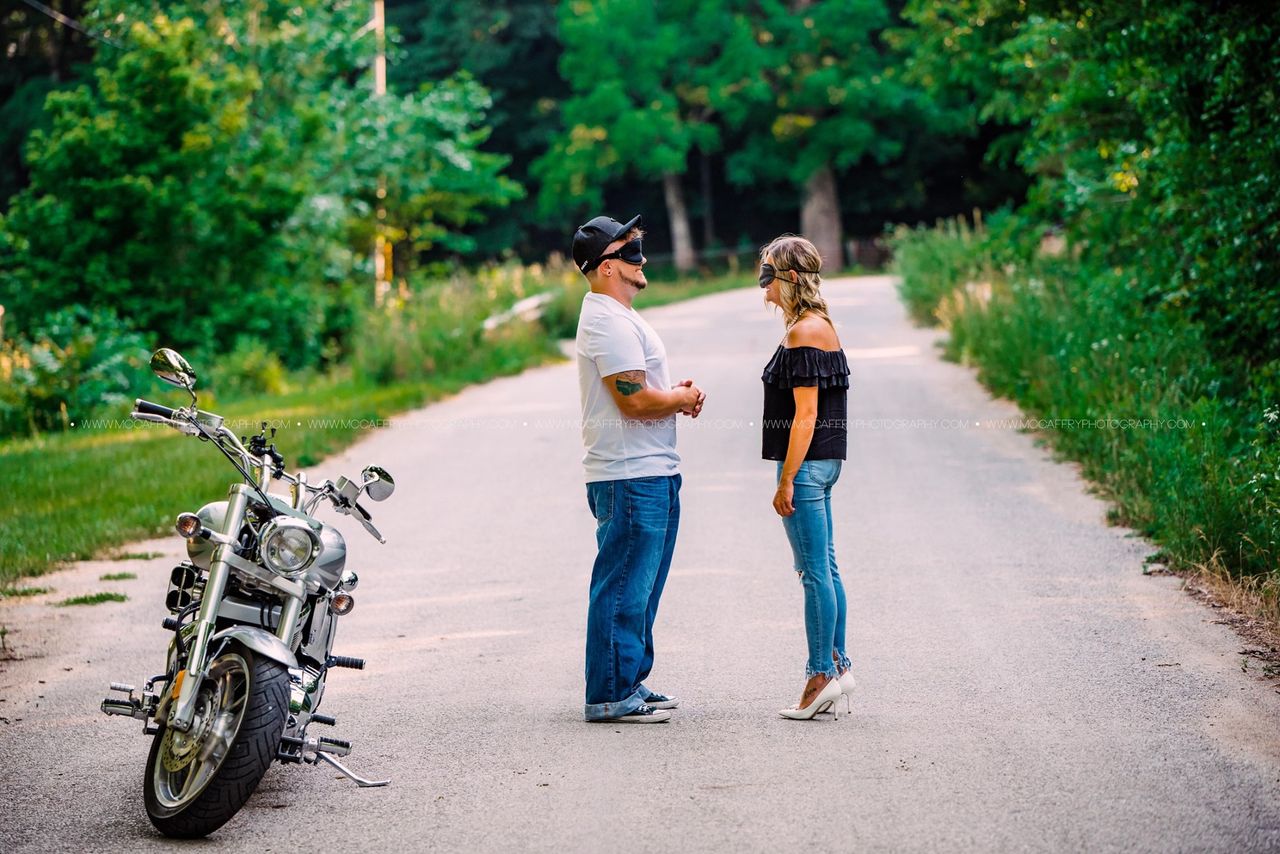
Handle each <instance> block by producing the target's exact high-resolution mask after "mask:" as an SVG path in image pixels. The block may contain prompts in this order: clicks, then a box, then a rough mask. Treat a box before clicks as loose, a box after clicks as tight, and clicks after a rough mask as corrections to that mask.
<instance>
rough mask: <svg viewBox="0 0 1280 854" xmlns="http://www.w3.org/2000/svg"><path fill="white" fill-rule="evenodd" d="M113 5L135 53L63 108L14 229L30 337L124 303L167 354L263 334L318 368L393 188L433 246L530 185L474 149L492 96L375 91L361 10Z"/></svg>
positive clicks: (107, 9)
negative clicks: (63, 319) (380, 179)
mask: <svg viewBox="0 0 1280 854" xmlns="http://www.w3.org/2000/svg"><path fill="white" fill-rule="evenodd" d="M113 2H115V0H111V2H105V0H104V2H102V3H100V4H99V6H98V7H97V11H98V14H99V16H100V24H101V25H102V26H103V27H104V28H106V29H107V30H108V31H109V32H110V33H111V35H112V37H113V38H114V39H115V40H117V41H119V42H120V43H121V44H122V45H123V47H122V49H120V50H112V51H104V52H100V53H99V55H98V59H97V63H96V66H97V67H96V69H95V84H96V85H94V86H92V87H90V86H80V87H78V88H76V89H74V90H72V91H70V92H66V93H54V94H53V95H51V96H50V97H49V99H48V102H47V106H46V109H47V112H48V114H49V120H50V124H51V130H50V131H49V133H47V134H45V133H43V132H36V133H34V134H33V135H32V137H31V140H30V142H29V145H28V147H27V158H28V162H29V165H30V168H31V185H30V186H29V187H28V188H27V189H26V190H24V191H23V192H22V193H20V194H19V195H17V196H15V197H14V199H13V204H12V206H11V209H10V211H9V213H8V215H7V218H6V220H5V221H4V222H3V226H4V229H5V231H7V232H8V235H7V237H8V240H7V241H5V246H6V247H7V248H6V249H4V250H3V254H2V255H0V303H3V304H4V305H6V306H7V307H8V308H9V309H10V312H9V316H10V317H11V318H12V319H13V320H15V321H16V325H17V326H18V327H19V329H23V328H27V329H29V328H32V327H35V326H38V325H39V323H40V321H41V319H42V317H43V316H44V315H46V314H48V313H49V312H51V311H53V310H55V309H57V308H60V307H62V306H67V305H87V306H93V307H102V308H113V309H115V310H117V311H118V312H119V313H120V314H121V315H122V316H124V317H127V318H128V319H129V320H130V321H131V322H132V323H134V324H136V328H140V329H146V330H153V331H156V332H158V333H160V334H161V336H162V339H163V340H164V341H165V343H169V344H174V345H177V346H188V345H193V344H196V345H198V344H206V343H207V342H211V341H224V342H228V343H229V342H231V341H233V340H234V339H235V338H236V337H237V336H240V335H246V336H250V337H254V338H258V339H260V340H262V341H265V342H266V343H267V344H268V345H269V346H270V347H271V348H272V349H273V350H275V351H276V352H278V353H279V354H280V355H281V356H282V357H283V358H284V359H285V360H286V361H287V362H288V363H289V364H290V365H291V366H300V365H308V364H315V363H316V362H317V361H318V360H319V358H320V354H321V350H322V347H323V346H324V345H325V343H326V338H327V337H328V336H329V335H330V334H340V333H341V332H343V331H344V330H342V329H331V328H330V327H331V316H330V312H338V310H339V309H340V308H341V305H340V303H341V302H342V301H343V300H346V299H348V296H346V295H345V292H346V291H347V290H348V289H349V288H350V286H351V282H352V280H353V277H355V276H359V277H360V278H365V277H367V276H368V271H367V270H366V269H365V265H366V263H367V262H366V258H367V248H366V247H367V245H368V242H369V241H370V238H371V234H372V231H371V229H372V210H373V208H374V206H375V205H376V204H377V201H378V199H377V198H376V195H375V194H376V188H377V186H378V185H377V180H376V176H377V175H379V174H383V175H386V176H387V198H386V199H385V206H386V208H387V221H386V222H387V227H388V229H389V230H391V231H392V232H393V234H395V235H397V236H402V237H407V238H410V239H411V240H412V241H413V243H414V245H416V246H418V247H425V246H430V245H436V244H446V245H455V246H456V245H464V244H465V241H464V240H463V238H461V237H460V236H459V235H458V233H457V230H456V229H457V228H458V227H460V226H464V225H466V224H468V223H471V222H473V221H474V220H475V219H476V218H477V217H478V216H479V215H480V211H481V209H482V208H484V207H485V206H491V205H495V204H502V203H504V202H505V201H506V200H508V199H509V198H510V197H511V196H512V194H513V192H514V190H513V188H512V187H511V186H510V184H509V182H507V181H505V180H504V179H502V178H501V177H500V176H499V174H498V172H499V170H500V169H501V167H502V166H503V165H504V164H505V160H504V159H503V158H501V157H499V156H497V155H484V154H481V153H479V152H477V151H476V148H477V146H478V145H479V143H480V142H481V141H482V140H483V138H484V133H483V131H481V130H479V129H478V121H479V118H480V116H481V114H482V110H483V109H484V108H485V107H486V106H487V103H488V101H487V96H485V94H484V93H483V91H482V90H480V88H479V87H478V86H476V85H475V84H474V83H470V82H467V81H452V82H446V83H442V84H440V85H439V86H437V87H435V88H432V89H430V90H428V91H424V92H420V93H415V94H413V95H406V96H402V97H388V98H384V99H376V100H375V99H373V98H371V97H370V84H369V81H368V74H367V73H365V71H366V68H367V65H368V62H369V57H370V53H371V49H372V45H371V44H369V43H368V40H365V41H360V40H356V39H353V38H352V36H353V34H354V33H356V32H357V31H358V30H359V28H360V27H361V25H362V24H363V23H364V20H365V17H366V15H367V12H368V10H367V9H366V8H365V7H364V6H363V4H359V5H357V4H352V3H337V4H334V3H329V2H324V0H309V2H299V3H295V4H292V5H288V6H284V5H280V4H275V3H271V2H266V0H259V2H251V3H246V4H242V5H240V6H237V7H234V8H231V7H226V6H224V4H219V3H214V2H192V3H186V4H177V3H168V4H165V5H166V7H167V8H169V9H170V10H171V11H172V12H174V13H175V14H176V13H181V14H182V15H183V17H181V18H172V17H169V16H167V15H165V14H160V13H158V12H156V11H155V10H154V9H153V10H151V11H150V12H148V11H147V10H146V9H140V8H139V7H138V5H137V4H135V3H123V0H120V7H119V8H118V9H117V8H116V7H115V6H114V5H113ZM139 15H143V16H145V17H143V18H141V19H139V18H138V17H137V16H139ZM339 314H340V312H339Z"/></svg>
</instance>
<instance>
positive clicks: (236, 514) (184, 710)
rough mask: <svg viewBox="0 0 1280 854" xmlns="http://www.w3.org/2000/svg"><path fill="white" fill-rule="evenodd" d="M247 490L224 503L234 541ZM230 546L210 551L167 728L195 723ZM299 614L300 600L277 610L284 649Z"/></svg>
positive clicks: (236, 490)
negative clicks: (197, 702) (183, 665)
mask: <svg viewBox="0 0 1280 854" xmlns="http://www.w3.org/2000/svg"><path fill="white" fill-rule="evenodd" d="M249 489H250V487H248V486H246V485H245V484H242V483H237V484H234V485H233V486H232V487H231V492H230V495H229V496H228V502H227V515H226V517H225V520H224V522H223V525H222V532H223V533H224V534H225V535H226V536H227V537H229V538H232V539H235V538H236V537H237V536H238V535H239V533H240V528H241V527H242V526H243V525H244V515H245V510H246V509H247V507H248V506H249V497H248V492H249ZM234 555H235V553H234V551H233V546H231V545H227V544H219V545H218V546H217V547H216V548H215V549H214V551H213V557H212V560H210V562H209V575H208V577H207V579H206V580H205V585H204V594H203V596H202V598H201V599H200V610H199V611H198V612H197V614H196V618H195V620H194V621H193V623H194V625H195V633H194V634H193V635H192V638H191V645H190V646H189V647H188V650H187V663H186V664H187V666H186V670H185V671H181V672H179V673H178V675H177V676H176V677H175V682H176V683H177V684H176V685H175V686H173V687H174V689H175V694H174V699H173V703H172V705H171V706H170V711H169V720H168V725H169V726H171V727H173V728H175V729H177V730H180V731H182V732H187V731H188V730H190V729H191V723H192V721H193V720H194V719H195V713H196V697H197V696H198V694H199V689H200V684H201V682H202V681H203V680H204V677H205V675H206V674H207V671H208V666H209V662H208V654H209V638H211V637H212V636H213V633H214V631H215V629H216V628H217V620H218V606H219V605H220V604H222V596H223V593H224V592H225V591H226V588H227V578H228V577H229V576H230V575H231V564H230V561H229V560H228V558H229V557H234ZM301 612H302V597H301V596H289V595H286V596H285V597H284V606H283V607H282V608H281V609H280V621H279V623H278V624H277V625H276V637H278V638H280V640H282V641H284V644H285V646H287V647H292V641H293V628H294V626H295V625H296V624H297V622H298V615H299V614H300V613H301Z"/></svg>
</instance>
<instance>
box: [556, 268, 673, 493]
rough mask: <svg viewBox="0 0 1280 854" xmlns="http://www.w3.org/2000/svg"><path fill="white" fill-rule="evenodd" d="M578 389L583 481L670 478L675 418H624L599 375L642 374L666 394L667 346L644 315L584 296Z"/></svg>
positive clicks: (612, 301)
mask: <svg viewBox="0 0 1280 854" xmlns="http://www.w3.org/2000/svg"><path fill="white" fill-rule="evenodd" d="M577 351H578V387H579V391H580V392H581V396H582V443H583V444H584V445H585V446H586V449H587V453H586V456H584V457H583V458H582V464H583V466H584V467H585V468H586V475H587V483H595V482H597V481H602V480H628V479H631V478H636V477H654V476H663V475H674V474H679V472H680V455H679V454H677V453H676V416H674V415H670V416H668V417H666V418H661V419H652V420H644V421H639V420H625V419H624V418H623V415H622V412H621V411H620V410H619V409H618V405H617V404H616V403H614V401H613V395H612V393H610V391H609V390H608V389H607V388H605V385H604V382H602V380H603V378H604V377H608V376H612V375H613V374H620V373H622V372H623V371H644V372H645V383H646V385H648V386H649V387H650V388H656V389H661V390H663V391H668V390H670V388H671V377H670V375H669V374H668V373H667V348H666V347H664V346H663V345H662V339H661V338H659V337H658V333H656V332H654V331H653V327H651V326H650V325H649V324H648V323H647V322H646V321H645V319H644V318H643V317H641V316H640V314H639V312H637V311H636V310H635V309H633V308H627V307H626V306H624V305H623V304H622V303H620V302H618V301H617V300H616V299H614V298H613V297H611V296H606V295H605V294H597V293H591V292H588V293H587V295H586V296H585V297H583V299H582V312H581V314H579V315H578V339H577Z"/></svg>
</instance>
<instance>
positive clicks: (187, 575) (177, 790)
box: [102, 348, 395, 838]
mask: <svg viewBox="0 0 1280 854" xmlns="http://www.w3.org/2000/svg"><path fill="white" fill-rule="evenodd" d="M151 369H152V370H153V371H154V372H155V374H156V375H157V376H158V377H159V378H160V379H161V380H163V381H165V382H167V383H169V384H170V385H174V386H177V387H179V388H183V389H186V391H187V392H188V393H189V394H190V395H191V403H190V405H189V406H187V407H179V408H176V409H173V408H170V407H167V406H163V405H161V404H159V403H152V402H150V401H146V400H141V399H139V400H137V401H135V403H134V409H133V412H132V413H131V417H132V418H134V419H137V420H140V421H149V422H154V423H157V424H164V425H166V426H169V427H172V428H174V429H176V430H178V431H179V432H181V433H184V434H187V435H189V436H195V437H198V438H199V439H200V440H201V441H203V442H208V443H210V444H211V445H212V446H213V447H215V448H217V449H218V450H219V451H221V452H222V454H223V455H224V456H225V457H226V458H227V460H228V461H230V463H231V464H232V465H233V466H235V468H236V470H237V471H238V472H239V474H240V478H241V480H240V481H238V482H235V483H233V484H232V485H231V488H230V490H229V492H228V493H227V499H226V500H225V501H214V502H211V503H209V504H206V505H204V506H203V507H201V508H200V509H199V510H198V511H196V512H195V513H189V512H188V513H182V514H180V515H179V516H178V518H177V523H176V527H177V530H178V533H179V534H181V535H182V536H183V537H184V538H185V539H186V541H187V555H188V558H189V559H188V560H186V561H183V562H182V563H180V564H179V565H178V566H176V567H175V568H174V569H173V571H172V573H171V574H170V577H169V589H168V592H167V594H166V597H165V605H166V607H167V608H168V610H169V613H170V615H171V616H169V617H168V618H166V619H165V620H164V623H163V625H164V627H165V628H166V629H168V630H169V631H171V632H173V639H172V641H170V643H169V652H168V660H167V663H166V666H165V672H164V673H163V674H161V675H158V676H153V677H151V678H150V679H148V680H147V681H146V683H145V685H144V687H143V689H142V690H141V691H140V692H139V691H136V690H135V689H134V687H133V686H132V685H127V684H120V683H112V685H111V690H112V691H113V692H117V693H120V694H125V695H127V696H126V697H125V698H123V699H122V698H114V697H109V698H107V699H105V700H103V701H102V711H103V712H105V713H106V714H108V715H123V716H126V717H131V718H137V719H140V720H141V721H142V722H143V733H144V734H145V735H149V736H151V737H152V741H151V750H150V753H149V754H148V756H147V765H146V774H145V777H144V785H143V794H144V801H145V803H146V810H147V815H148V816H149V817H150V819H151V822H152V824H154V825H155V827H156V828H157V829H158V830H159V831H160V832H161V833H163V834H164V835H166V836H171V837H178V838H195V837H201V836H205V835H206V834H209V833H211V832H213V831H214V830H217V829H218V828H219V827H221V826H222V825H223V824H225V823H226V822H227V821H228V820H229V819H230V818H231V817H232V816H234V815H235V814H236V812H237V811H239V809H240V808H241V807H242V806H244V804H245V802H246V801H248V799H249V797H250V796H251V795H252V794H253V791H254V789H255V788H256V787H257V785H258V782H259V781H260V780H261V779H262V777H263V775H264V774H265V773H266V771H267V768H268V767H270V765H271V763H272V762H273V761H279V762H282V763H307V764H311V765H318V764H319V763H322V762H323V763H326V764H328V765H331V766H333V767H334V768H336V769H337V770H338V771H339V772H341V773H342V774H343V775H345V776H346V777H347V778H348V779H350V780H352V781H353V782H355V783H356V784H357V785H360V786H385V785H387V783H388V782H389V781H387V780H380V781H375V780H368V779H365V778H363V777H360V776H359V775H357V774H355V773H354V772H353V771H351V770H350V769H348V768H347V767H346V766H345V765H343V763H342V762H341V761H339V759H338V757H339V756H346V755H348V754H349V753H350V752H351V744H350V743H349V742H347V741H343V740H341V739H336V738H329V737H326V736H313V735H311V734H310V732H309V731H310V728H311V726H312V725H313V724H319V725H323V726H334V725H336V723H337V721H336V720H335V719H334V718H333V717H330V716H328V715H323V714H320V713H319V711H318V709H319V706H320V701H321V698H322V697H323V696H324V687H325V680H326V677H327V675H328V672H329V670H330V669H332V668H339V667H349V668H356V669H361V668H363V667H364V661H362V660H361V659H358V658H349V657H345V656H338V655H334V654H333V651H332V650H333V640H334V634H335V632H336V630H337V620H338V618H339V617H343V616H345V615H347V614H349V613H350V612H351V610H352V608H354V607H355V598H354V597H353V596H352V595H351V592H352V591H353V590H355V589H356V585H357V583H358V577H357V575H356V573H355V572H353V571H351V570H348V569H346V568H345V564H346V555H347V548H346V543H345V541H344V539H343V537H342V534H340V533H339V532H338V530H337V529H336V528H334V527H333V526H331V525H327V524H325V523H323V522H321V521H319V520H317V519H316V518H315V516H314V513H315V511H316V509H317V506H318V505H320V504H322V503H325V502H327V503H328V504H329V505H330V506H331V507H332V508H333V509H334V510H335V511H336V512H338V513H340V514H343V515H354V516H355V517H356V519H357V520H359V522H360V523H361V524H362V525H363V526H364V528H365V530H367V531H368V532H369V533H370V534H372V535H373V536H374V538H375V539H377V540H378V541H379V542H382V543H385V542H386V540H385V539H384V538H383V536H382V535H381V534H380V533H379V532H378V529H377V528H375V527H374V525H373V520H372V517H371V516H370V515H369V512H368V511H367V510H366V509H365V508H364V507H363V506H361V504H360V502H359V498H360V497H361V496H362V495H367V496H368V497H369V498H370V499H372V500H374V501H383V500H385V499H387V498H389V497H390V496H391V494H392V492H393V491H394V489H395V481H394V480H392V478H391V475H390V474H388V473H387V472H386V471H385V470H384V469H381V468H379V467H377V466H369V467H368V468H366V469H364V471H363V472H362V475H361V481H360V482H359V483H356V482H354V481H351V480H348V479H347V478H345V477H340V478H338V480H337V482H333V481H329V480H326V481H324V482H323V483H320V484H315V485H313V484H310V483H308V482H307V478H306V474H305V473H303V472H297V473H296V474H289V473H288V472H287V471H285V462H284V458H283V456H281V454H280V452H279V451H278V450H277V449H276V447H275V444H274V443H273V442H272V443H269V440H268V437H267V433H266V424H265V423H264V424H263V425H262V430H260V431H259V433H258V434H257V435H256V436H253V437H241V438H237V437H236V434H235V433H234V432H233V431H232V430H231V429H229V428H228V427H227V426H226V425H225V423H224V421H225V419H223V418H222V417H221V416H218V415H215V414H213V413H210V412H204V411H202V410H200V409H197V408H196V403H197V399H196V393H195V384H196V374H195V371H194V370H192V368H191V366H190V365H189V364H188V363H187V361H186V360H185V359H184V358H183V357H182V356H181V355H179V354H178V353H176V352H175V351H173V350H170V349H167V348H165V349H161V350H157V351H156V352H155V354H154V355H153V356H152V358H151ZM275 432H276V431H275V430H274V429H272V430H271V437H270V438H271V439H272V440H274V438H275ZM246 443H247V447H246ZM273 479H278V480H281V481H284V482H285V483H287V484H288V485H289V496H288V498H285V497H283V496H280V495H276V494H273V493H270V492H268V491H267V490H268V487H269V486H270V484H271V481H272V480H273Z"/></svg>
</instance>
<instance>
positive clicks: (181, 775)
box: [143, 643, 289, 839]
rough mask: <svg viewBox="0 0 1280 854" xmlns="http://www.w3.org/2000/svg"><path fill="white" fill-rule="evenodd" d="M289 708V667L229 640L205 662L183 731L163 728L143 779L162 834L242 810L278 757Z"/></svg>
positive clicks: (197, 827) (216, 822)
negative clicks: (186, 728)
mask: <svg viewBox="0 0 1280 854" xmlns="http://www.w3.org/2000/svg"><path fill="white" fill-rule="evenodd" d="M288 714H289V671H288V669H287V668H286V667H285V666H284V665H283V664H280V663H279V662H276V661H272V660H271V659H269V658H266V657H263V656H257V655H254V654H253V653H252V652H250V651H249V650H248V649H247V648H245V647H244V646H242V645H240V644H235V643H233V644H231V645H229V646H228V647H227V648H226V650H225V651H223V652H222V654H220V655H219V656H218V657H217V658H215V659H214V660H213V662H212V663H211V664H210V665H209V673H208V675H207V676H206V677H205V678H204V680H203V681H202V683H201V685H200V690H199V692H198V694H197V697H196V714H195V718H194V720H193V721H192V724H191V729H190V730H189V731H188V732H185V733H184V732H179V731H178V730H176V729H169V728H162V729H161V730H160V732H159V733H157V734H156V735H155V737H154V738H153V740H152V743H151V753H150V754H149V755H148V756H147V773H146V778H145V783H144V785H143V791H144V796H145V800H146V805H147V815H148V816H149V817H150V819H151V823H152V824H154V825H155V826H156V829H157V830H159V831H160V832H161V833H163V834H164V835H165V836H171V837H175V838H178V839H194V838H197V837H201V836H205V835H207V834H209V833H212V832H213V831H215V830H217V829H218V828H219V827H222V825H224V824H226V823H227V821H228V820H230V818H231V817H232V816H234V815H235V814H236V813H237V812H239V810H240V808H241V807H242V806H244V804H245V802H246V801H248V800H249V796H250V795H252V794H253V791H254V789H256V788H257V787H258V782H259V781H260V780H261V779H262V777H263V775H264V774H266V773H267V768H269V767H270V766H271V763H272V761H273V760H274V759H275V758H276V750H277V749H278V748H279V746H280V736H281V735H282V734H283V733H284V726H285V720H286V718H287V716H288Z"/></svg>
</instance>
